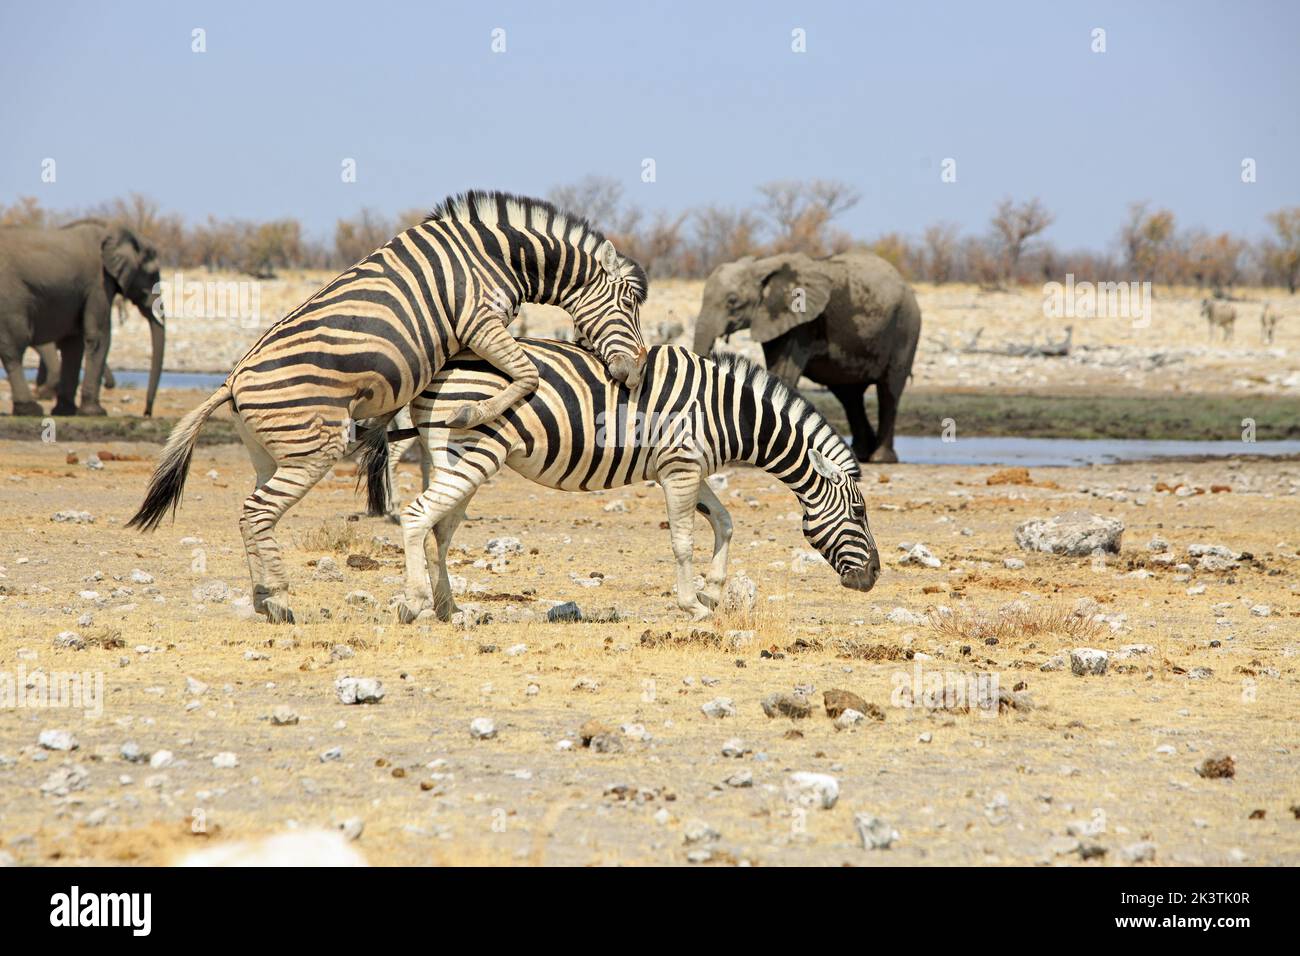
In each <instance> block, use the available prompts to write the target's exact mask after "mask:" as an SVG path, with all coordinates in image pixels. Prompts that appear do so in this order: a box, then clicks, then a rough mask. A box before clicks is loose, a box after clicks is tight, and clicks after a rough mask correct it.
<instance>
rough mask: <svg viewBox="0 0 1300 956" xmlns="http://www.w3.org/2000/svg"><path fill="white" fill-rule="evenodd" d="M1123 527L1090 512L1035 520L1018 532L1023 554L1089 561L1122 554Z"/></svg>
mask: <svg viewBox="0 0 1300 956" xmlns="http://www.w3.org/2000/svg"><path fill="white" fill-rule="evenodd" d="M1123 534H1124V523H1123V522H1122V521H1119V520H1118V519H1116V518H1108V517H1106V516H1105V515H1099V514H1095V513H1093V512H1091V511H1070V512H1066V513H1065V514H1061V515H1056V516H1055V517H1053V518H1046V519H1043V518H1034V519H1031V520H1029V521H1026V522H1023V523H1022V524H1020V525H1019V526H1018V527H1017V528H1016V544H1017V545H1018V546H1019V547H1020V549H1021V550H1022V551H1041V552H1044V553H1046V554H1058V555H1067V556H1070V557H1080V558H1086V557H1088V556H1089V555H1090V554H1092V553H1093V552H1094V551H1102V552H1108V553H1110V554H1118V553H1119V545H1120V538H1121V537H1122V536H1123Z"/></svg>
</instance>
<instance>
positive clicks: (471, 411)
mask: <svg viewBox="0 0 1300 956" xmlns="http://www.w3.org/2000/svg"><path fill="white" fill-rule="evenodd" d="M477 424H479V417H478V409H476V408H475V407H474V406H473V405H462V406H461V407H460V408H458V409H456V410H455V411H454V412H452V413H451V418H449V419H447V427H449V428H470V427H472V426H474V425H477Z"/></svg>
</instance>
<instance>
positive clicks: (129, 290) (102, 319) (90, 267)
mask: <svg viewBox="0 0 1300 956" xmlns="http://www.w3.org/2000/svg"><path fill="white" fill-rule="evenodd" d="M160 285H161V277H160V275H159V266H158V253H157V250H155V249H154V247H153V246H151V245H150V244H148V243H147V242H144V241H142V240H141V239H140V238H138V237H137V236H136V235H135V234H134V233H133V232H132V231H131V230H129V229H127V228H125V227H122V226H114V225H110V224H109V223H106V222H104V221H102V220H99V219H82V220H79V221H77V222H74V223H70V224H69V225H67V226H64V227H62V228H60V229H38V228H30V227H26V226H9V227H5V228H0V362H3V364H4V369H5V374H6V375H8V377H9V387H10V389H11V390H12V392H13V403H14V409H13V411H14V414H15V415H42V414H44V411H43V409H42V408H41V406H40V404H39V403H38V402H37V401H36V399H35V398H34V397H33V395H32V392H31V388H30V387H29V386H28V384H27V379H26V377H25V376H24V374H23V353H24V352H25V351H26V350H27V349H28V348H35V349H36V350H37V351H38V352H40V353H42V356H43V357H44V358H45V359H46V362H47V365H48V375H49V378H50V379H51V380H53V379H54V378H55V376H56V375H57V385H56V387H55V392H56V395H57V401H56V402H55V405H54V412H53V413H54V414H55V415H75V414H81V415H103V414H106V413H105V411H104V408H103V406H102V405H100V403H99V390H100V386H101V384H102V383H103V381H104V378H105V369H106V363H107V360H108V347H109V342H110V340H111V337H112V322H111V308H110V307H111V305H112V302H113V297H114V296H115V295H119V294H120V295H122V296H123V297H124V298H126V299H127V300H128V301H130V302H131V303H133V304H134V305H135V306H136V307H137V308H138V309H139V310H140V311H141V312H142V313H143V314H144V316H145V318H146V319H147V320H148V324H149V334H150V337H151V344H152V348H153V354H152V356H151V359H150V363H149V381H148V387H147V389H146V392H145V406H144V413H145V415H146V416H148V415H152V414H153V402H154V397H155V396H156V395H157V393H158V379H159V378H160V377H161V375H162V363H163V350H164V347H165V344H166V330H165V326H164V316H163V309H162V302H161V300H160V298H159V292H160ZM50 344H53V345H55V346H57V349H58V352H59V353H60V356H61V362H57V363H55V362H50V361H49V360H50V359H51V358H53V356H52V353H51V351H50V349H48V348H45V346H47V345H50ZM83 357H84V360H85V374H84V376H82V374H81V373H82V360H83ZM79 378H80V386H81V405H80V408H78V407H77V405H76V398H77V386H78V379H79Z"/></svg>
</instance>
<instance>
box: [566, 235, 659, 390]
mask: <svg viewBox="0 0 1300 956" xmlns="http://www.w3.org/2000/svg"><path fill="white" fill-rule="evenodd" d="M595 262H596V265H595V268H594V269H592V271H591V274H590V275H589V276H588V279H587V281H586V282H585V283H584V284H583V285H582V286H581V287H580V288H579V289H578V290H577V292H576V294H575V295H574V296H573V298H572V299H571V300H569V301H567V302H564V303H562V306H563V308H564V309H565V310H566V311H567V312H568V313H569V314H570V315H571V316H573V324H574V327H575V328H576V329H577V332H578V335H577V339H578V341H579V342H582V343H584V344H589V347H590V348H591V350H592V351H593V352H595V353H596V355H597V356H599V357H600V360H601V361H602V362H604V363H605V367H606V368H608V369H609V374H610V375H612V376H613V377H614V378H615V379H617V380H618V381H620V382H622V383H623V384H624V385H626V386H627V387H628V388H636V387H637V386H638V385H640V384H641V375H642V373H643V372H644V370H645V363H646V349H645V342H644V341H642V339H641V303H642V302H644V301H645V297H646V291H647V288H648V283H647V280H646V275H645V272H644V270H642V268H641V267H640V266H639V265H637V264H636V263H635V262H633V261H632V260H631V259H628V258H627V257H625V256H621V255H619V253H618V251H617V250H616V249H615V248H614V244H613V243H612V242H610V241H609V240H608V239H606V240H604V241H603V242H602V243H601V244H600V246H599V247H597V249H596V252H595Z"/></svg>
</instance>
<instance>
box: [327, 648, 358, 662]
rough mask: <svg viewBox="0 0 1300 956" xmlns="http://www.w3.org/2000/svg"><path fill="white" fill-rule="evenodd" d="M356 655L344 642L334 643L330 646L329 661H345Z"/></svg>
mask: <svg viewBox="0 0 1300 956" xmlns="http://www.w3.org/2000/svg"><path fill="white" fill-rule="evenodd" d="M356 656H357V654H356V651H354V650H352V648H350V647H348V646H347V645H346V644H335V645H334V646H333V647H331V648H330V660H331V661H346V660H351V659H352V658H354V657H356Z"/></svg>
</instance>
